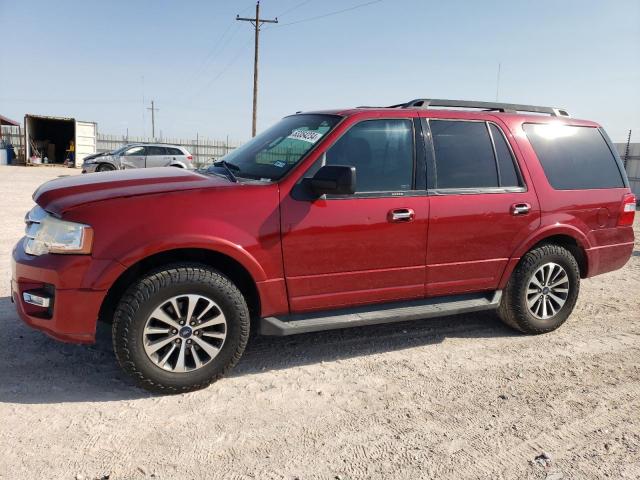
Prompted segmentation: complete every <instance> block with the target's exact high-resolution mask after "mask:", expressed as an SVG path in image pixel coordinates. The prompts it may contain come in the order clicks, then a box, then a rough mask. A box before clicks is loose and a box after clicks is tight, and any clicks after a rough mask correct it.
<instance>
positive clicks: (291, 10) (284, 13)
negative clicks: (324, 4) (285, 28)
mask: <svg viewBox="0 0 640 480" xmlns="http://www.w3.org/2000/svg"><path fill="white" fill-rule="evenodd" d="M310 1H311V0H304V2H300V3H298V4H296V5H294V6H293V7H291V8H288V9H287V10H285V11H284V12H282V13H279V14H278V15H276V18H278V17H281V16H283V15H286V14H287V13H290V12H293V11H294V10H297V9H298V8H300V7H302V6H303V5H306V4H307V3H309V2H310Z"/></svg>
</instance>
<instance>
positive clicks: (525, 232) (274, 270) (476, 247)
mask: <svg viewBox="0 0 640 480" xmlns="http://www.w3.org/2000/svg"><path fill="white" fill-rule="evenodd" d="M452 107H453V108H452ZM33 198H34V200H35V202H36V203H37V206H36V207H34V209H33V210H31V212H29V214H28V215H27V218H26V222H27V232H26V236H25V238H24V239H22V240H20V242H19V243H18V244H17V246H16V247H15V250H14V252H13V258H14V262H13V280H12V297H13V300H14V302H15V304H16V306H17V310H18V313H19V315H20V317H21V318H22V319H23V320H24V321H25V322H26V323H27V324H29V325H31V326H32V327H34V328H37V329H40V330H42V331H44V332H46V333H47V334H49V335H51V336H53V337H55V338H57V339H59V340H63V341H68V342H77V343H91V342H93V341H94V338H95V331H96V322H97V321H98V320H104V321H108V322H112V323H113V344H114V348H115V353H116V356H117V358H118V361H119V363H120V365H121V366H122V368H124V370H126V371H127V372H128V373H129V374H131V375H132V376H133V378H135V380H136V381H137V382H138V383H139V384H140V385H141V386H143V387H145V388H147V389H150V390H154V391H161V392H184V391H189V390H193V389H196V388H201V387H204V386H206V385H208V384H209V383H211V382H212V381H213V380H216V379H217V378H219V377H220V376H222V375H223V374H224V373H225V372H226V371H227V370H229V368H231V367H232V366H233V365H234V364H235V363H236V362H237V361H238V360H239V358H240V356H241V355H242V352H243V350H244V348H245V345H246V343H247V338H248V336H249V330H250V325H251V324H252V320H254V322H253V325H254V326H256V327H257V328H258V330H259V331H260V333H262V334H265V335H290V334H295V333H302V332H314V331H319V330H326V329H334V328H344V327H353V326H360V325H370V324H375V323H384V322H394V321H403V320H412V319H422V318H427V317H431V316H439V315H447V314H453V313H461V312H473V311H479V310H487V309H496V310H497V311H498V314H499V315H500V317H501V318H502V319H503V320H504V321H505V322H506V323H507V324H509V325H510V326H512V327H514V328H516V329H518V330H520V331H522V332H525V333H530V334H538V333H544V332H549V331H551V330H554V329H556V328H558V327H559V326H560V325H561V324H562V323H563V322H564V321H565V320H566V319H567V317H568V316H569V314H570V313H571V311H572V309H573V307H574V305H575V302H576V299H577V297H578V289H579V286H580V279H581V278H587V277H591V276H594V275H598V274H600V273H604V272H608V271H611V270H615V269H618V268H620V267H622V266H623V265H624V264H625V263H626V262H627V260H628V259H629V257H630V255H631V252H632V249H633V241H634V238H633V229H632V223H633V218H634V214H635V202H636V201H635V198H634V196H633V195H632V194H631V193H630V190H629V186H628V181H627V178H626V175H625V171H624V168H623V166H622V164H621V162H620V159H619V158H618V156H617V154H616V150H615V149H614V148H613V146H612V144H611V141H610V140H609V138H608V137H607V135H606V133H605V132H604V130H603V129H602V128H601V127H600V126H599V125H598V124H597V123H594V122H589V121H584V120H575V119H573V118H570V117H569V116H568V114H567V113H566V112H565V111H563V110H559V109H554V108H548V107H535V106H529V105H513V104H501V103H486V102H468V101H452V100H427V99H419V100H414V101H411V102H408V103H405V104H401V105H395V106H392V107H386V108H373V107H360V108H355V109H347V110H330V111H322V112H310V113H299V114H295V115H291V116H288V117H286V118H284V119H283V120H282V121H280V122H279V123H277V124H276V125H274V126H273V127H271V128H269V129H268V130H266V131H264V132H263V133H261V134H260V135H258V136H257V137H255V138H254V139H253V140H251V141H250V142H248V143H246V144H245V145H243V146H242V147H240V148H238V149H237V150H234V151H233V152H231V153H230V154H228V155H227V156H226V157H224V158H223V159H221V160H219V161H218V162H217V163H215V164H214V165H213V166H211V167H210V168H208V169H206V170H202V171H197V172H192V171H188V170H180V169H167V168H165V169H162V168H160V169H149V170H132V171H122V172H107V173H103V174H89V175H83V176H81V177H79V176H78V177H68V178H62V179H58V180H53V181H51V182H48V183H46V184H44V185H42V186H41V187H40V188H39V189H38V190H37V191H36V192H35V194H34V197H33Z"/></svg>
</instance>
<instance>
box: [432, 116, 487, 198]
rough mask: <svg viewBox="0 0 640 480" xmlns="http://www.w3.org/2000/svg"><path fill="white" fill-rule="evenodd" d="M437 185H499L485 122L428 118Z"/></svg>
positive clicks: (478, 186) (464, 186) (439, 186)
mask: <svg viewBox="0 0 640 480" xmlns="http://www.w3.org/2000/svg"><path fill="white" fill-rule="evenodd" d="M429 125H430V127H431V135H432V138H433V148H434V151H435V157H436V188H486V187H498V186H499V183H498V170H497V168H496V161H495V159H494V156H493V146H492V145H491V138H490V137H489V131H488V130H487V125H486V124H485V123H484V122H465V121H449V120H430V121H429Z"/></svg>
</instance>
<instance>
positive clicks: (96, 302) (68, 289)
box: [11, 239, 107, 343]
mask: <svg viewBox="0 0 640 480" xmlns="http://www.w3.org/2000/svg"><path fill="white" fill-rule="evenodd" d="M23 243H24V239H22V240H20V241H19V242H18V244H17V245H16V247H15V248H14V250H13V261H12V278H11V299H12V301H13V302H14V303H15V305H16V310H17V312H18V315H19V316H20V318H21V319H22V320H23V321H24V322H25V323H26V324H27V325H29V326H31V327H33V328H35V329H37V330H41V331H43V332H45V333H46V334H47V335H49V336H51V337H53V338H55V339H57V340H61V341H64V342H71V343H93V342H94V341H95V333H96V324H97V320H98V313H99V311H100V306H101V305H102V301H103V300H104V297H105V295H106V293H107V290H106V288H105V289H94V288H87V278H88V277H91V276H93V273H94V272H95V271H96V270H97V269H101V270H104V265H102V264H101V261H97V260H94V259H92V258H91V256H89V255H42V256H39V257H36V256H32V255H27V254H26V253H25V252H24V247H23ZM33 291H35V292H37V293H38V294H42V295H46V296H49V297H51V305H50V306H49V307H40V306H36V305H32V304H30V303H27V302H25V301H24V298H23V294H24V293H25V292H33Z"/></svg>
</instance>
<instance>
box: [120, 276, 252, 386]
mask: <svg viewBox="0 0 640 480" xmlns="http://www.w3.org/2000/svg"><path fill="white" fill-rule="evenodd" d="M248 336H249V310H248V308H247V304H246V302H245V300H244V297H243V296H242V294H241V293H240V291H239V290H238V288H237V287H236V286H235V285H234V284H233V283H232V282H231V281H230V280H229V279H228V278H226V277H225V276H224V275H222V274H220V273H219V272H217V271H215V270H212V269H210V268H208V267H206V266H202V265H175V266H171V267H169V268H166V269H163V270H160V271H156V272H153V273H150V274H149V275H147V276H145V277H143V278H141V279H140V280H139V281H137V282H136V283H135V284H133V285H132V286H131V287H130V288H129V289H128V290H127V292H126V293H125V294H124V296H123V297H122V300H121V301H120V303H119V305H118V307H117V309H116V312H115V315H114V322H113V345H114V350H115V353H116V357H117V358H118V362H119V363H120V365H121V367H122V368H123V369H124V370H125V371H126V372H127V373H129V374H130V375H131V376H132V377H133V378H134V379H135V380H136V382H137V383H138V384H139V385H140V386H142V387H143V388H145V389H147V390H151V391H154V392H162V393H180V392H188V391H191V390H197V389H199V388H203V387H206V386H207V385H209V384H210V383H211V382H213V381H215V380H217V379H218V378H220V377H221V376H223V375H224V374H225V372H227V371H228V370H229V369H230V368H231V367H233V366H234V365H235V364H236V363H237V361H238V360H239V359H240V356H241V355H242V353H243V351H244V348H245V346H246V343H247V339H248Z"/></svg>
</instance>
